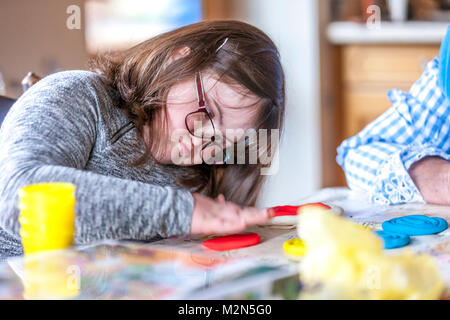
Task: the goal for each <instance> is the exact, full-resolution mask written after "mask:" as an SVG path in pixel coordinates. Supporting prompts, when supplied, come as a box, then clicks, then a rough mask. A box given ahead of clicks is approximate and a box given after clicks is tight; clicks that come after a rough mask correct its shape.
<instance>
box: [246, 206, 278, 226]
mask: <svg viewBox="0 0 450 320" xmlns="http://www.w3.org/2000/svg"><path fill="white" fill-rule="evenodd" d="M241 216H242V218H243V219H244V221H245V222H246V223H247V224H258V223H264V222H266V221H267V220H268V219H270V218H271V212H270V211H268V210H267V209H256V208H246V209H244V210H242V213H241Z"/></svg>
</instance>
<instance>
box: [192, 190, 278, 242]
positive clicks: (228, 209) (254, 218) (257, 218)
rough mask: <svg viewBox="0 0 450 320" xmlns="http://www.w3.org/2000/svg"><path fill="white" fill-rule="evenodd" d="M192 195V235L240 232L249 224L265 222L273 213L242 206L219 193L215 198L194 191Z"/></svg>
mask: <svg viewBox="0 0 450 320" xmlns="http://www.w3.org/2000/svg"><path fill="white" fill-rule="evenodd" d="M192 196H193V197H194V212H193V214H192V222H191V234H192V235H195V234H215V233H234V232H239V231H243V230H245V228H246V227H247V226H250V225H255V224H263V223H265V222H266V221H267V220H269V219H270V218H271V217H272V215H273V213H272V211H271V210H267V209H257V208H253V207H240V206H238V205H237V204H234V203H232V202H227V201H225V198H224V196H223V195H219V196H218V197H217V199H215V200H214V199H211V198H209V197H206V196H204V195H202V194H199V193H193V194H192Z"/></svg>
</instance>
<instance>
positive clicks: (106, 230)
mask: <svg viewBox="0 0 450 320" xmlns="http://www.w3.org/2000/svg"><path fill="white" fill-rule="evenodd" d="M90 74H91V73H88V72H86V71H68V72H60V73H57V74H54V75H51V76H48V77H46V78H44V79H42V80H41V81H39V82H38V83H37V84H36V85H35V86H33V87H32V88H31V89H29V90H28V91H27V92H26V93H25V94H24V95H22V96H21V97H20V98H19V100H18V101H17V102H16V103H15V104H14V105H13V107H12V109H11V110H10V112H9V113H8V115H7V116H6V119H5V121H4V123H3V124H2V127H1V130H0V146H1V152H0V172H1V178H0V227H2V228H4V229H5V230H6V231H7V232H9V233H11V234H12V235H14V236H16V237H18V232H19V229H20V226H19V223H18V216H19V210H18V207H17V203H18V196H17V190H18V189H19V188H20V187H22V186H25V185H28V184H33V183H39V182H57V181H61V182H71V183H73V184H75V186H76V206H75V213H76V220H75V227H76V234H75V243H76V244H83V243H88V242H92V241H97V240H103V239H136V240H148V239H151V238H153V237H156V236H162V237H169V236H175V235H185V234H188V233H189V231H190V224H191V217H192V211H193V198H192V195H191V193H190V192H189V191H188V190H185V189H181V188H173V187H169V186H167V187H165V186H157V185H152V184H147V183H142V182H138V181H133V180H126V179H120V178H116V177H111V176H106V175H101V174H97V173H94V172H89V171H86V170H83V169H84V168H85V166H86V163H87V161H88V160H89V156H90V153H91V151H92V150H93V147H94V145H95V142H96V138H97V133H98V132H97V131H98V121H99V117H100V112H99V105H101V101H100V100H101V97H100V98H99V96H98V95H97V94H96V90H98V88H96V86H98V83H95V81H94V78H93V76H92V75H90ZM97 81H98V80H97Z"/></svg>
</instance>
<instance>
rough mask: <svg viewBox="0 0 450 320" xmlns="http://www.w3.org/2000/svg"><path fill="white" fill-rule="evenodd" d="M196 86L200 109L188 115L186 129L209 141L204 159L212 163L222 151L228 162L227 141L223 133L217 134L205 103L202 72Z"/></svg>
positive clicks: (204, 151)
mask: <svg viewBox="0 0 450 320" xmlns="http://www.w3.org/2000/svg"><path fill="white" fill-rule="evenodd" d="M195 87H196V89H197V101H198V109H197V111H194V112H190V113H188V114H187V115H186V118H185V124H186V129H187V130H188V131H189V133H190V134H191V135H192V136H194V137H197V138H201V139H203V140H206V141H207V142H206V143H205V144H204V145H203V146H202V149H201V153H202V154H201V155H202V160H203V161H205V162H206V163H210V162H211V159H212V158H214V159H216V155H219V154H220V153H221V154H222V155H223V159H222V162H223V163H226V162H227V160H229V157H230V155H229V152H227V151H226V145H225V144H226V143H225V140H224V139H223V135H222V134H220V135H217V134H216V127H215V126H214V122H213V120H212V113H211V111H210V110H209V108H208V107H207V106H206V103H205V91H204V89H203V82H202V76H201V74H200V72H198V73H197V74H196V76H195Z"/></svg>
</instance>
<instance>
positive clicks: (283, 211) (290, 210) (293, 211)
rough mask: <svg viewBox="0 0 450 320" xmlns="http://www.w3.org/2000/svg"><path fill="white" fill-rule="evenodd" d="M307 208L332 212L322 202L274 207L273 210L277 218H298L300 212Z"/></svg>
mask: <svg viewBox="0 0 450 320" xmlns="http://www.w3.org/2000/svg"><path fill="white" fill-rule="evenodd" d="M305 206H316V207H321V208H324V209H327V210H330V209H331V207H330V206H328V205H326V204H324V203H322V202H316V203H307V204H303V205H300V206H278V207H273V208H272V209H273V210H274V211H275V215H274V216H275V217H281V216H296V215H297V213H298V211H299V210H300V209H302V208H304V207H305Z"/></svg>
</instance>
